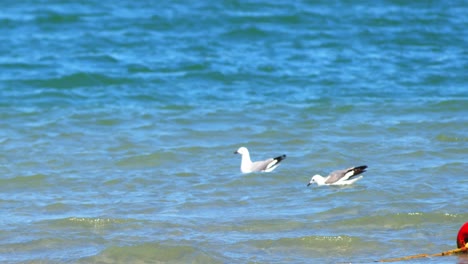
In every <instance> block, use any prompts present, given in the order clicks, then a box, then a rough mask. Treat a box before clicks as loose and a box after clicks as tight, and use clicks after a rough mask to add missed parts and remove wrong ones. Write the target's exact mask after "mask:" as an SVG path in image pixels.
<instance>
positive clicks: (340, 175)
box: [307, 165, 367, 186]
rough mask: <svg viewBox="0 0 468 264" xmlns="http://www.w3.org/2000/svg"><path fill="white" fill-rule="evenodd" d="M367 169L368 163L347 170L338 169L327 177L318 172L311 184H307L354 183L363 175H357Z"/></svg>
mask: <svg viewBox="0 0 468 264" xmlns="http://www.w3.org/2000/svg"><path fill="white" fill-rule="evenodd" d="M366 169H367V166H366V165H362V166H358V167H352V168H349V169H346V170H337V171H334V172H332V173H330V174H329V175H328V176H327V177H322V176H320V175H318V174H316V175H314V176H312V179H310V182H309V184H307V186H309V185H311V184H312V183H317V185H318V186H321V185H349V184H352V183H354V182H356V181H358V180H359V179H361V178H362V177H363V176H362V175H361V176H359V177H356V176H357V175H359V174H361V173H363V172H365V171H366Z"/></svg>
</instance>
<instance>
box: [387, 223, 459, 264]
mask: <svg viewBox="0 0 468 264" xmlns="http://www.w3.org/2000/svg"><path fill="white" fill-rule="evenodd" d="M457 247H458V248H457V249H452V250H448V251H444V252H441V253H436V254H418V255H412V256H406V257H401V258H390V259H381V260H379V261H378V262H395V261H402V260H410V259H417V258H429V257H441V256H448V255H452V254H456V253H462V252H467V253H468V222H466V223H465V224H464V225H463V226H462V227H461V228H460V230H459V231H458V235H457Z"/></svg>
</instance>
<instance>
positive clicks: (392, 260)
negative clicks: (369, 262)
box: [378, 243, 468, 262]
mask: <svg viewBox="0 0 468 264" xmlns="http://www.w3.org/2000/svg"><path fill="white" fill-rule="evenodd" d="M461 252H468V243H466V245H465V246H464V247H462V248H457V249H452V250H448V251H444V252H441V253H436V254H418V255H412V256H406V257H401V258H391V259H381V260H379V261H378V262H395V261H402V260H410V259H417V258H430V257H441V256H448V255H452V254H455V253H461Z"/></svg>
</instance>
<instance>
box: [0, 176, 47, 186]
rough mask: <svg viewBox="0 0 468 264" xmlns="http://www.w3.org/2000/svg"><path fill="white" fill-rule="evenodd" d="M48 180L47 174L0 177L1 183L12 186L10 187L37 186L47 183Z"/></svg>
mask: <svg viewBox="0 0 468 264" xmlns="http://www.w3.org/2000/svg"><path fill="white" fill-rule="evenodd" d="M46 180H47V176H46V175H44V174H34V175H28V176H24V175H19V176H16V177H13V178H7V179H0V185H2V186H10V187H9V188H18V187H36V186H39V185H43V184H45V183H46ZM13 186H14V187H13Z"/></svg>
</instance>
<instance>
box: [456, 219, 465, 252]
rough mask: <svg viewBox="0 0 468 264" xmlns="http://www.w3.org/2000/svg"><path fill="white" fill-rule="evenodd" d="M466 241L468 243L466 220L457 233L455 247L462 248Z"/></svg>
mask: <svg viewBox="0 0 468 264" xmlns="http://www.w3.org/2000/svg"><path fill="white" fill-rule="evenodd" d="M466 243H468V222H466V223H465V224H464V225H462V227H461V228H460V231H458V235H457V247H458V248H464V247H465V245H466Z"/></svg>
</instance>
